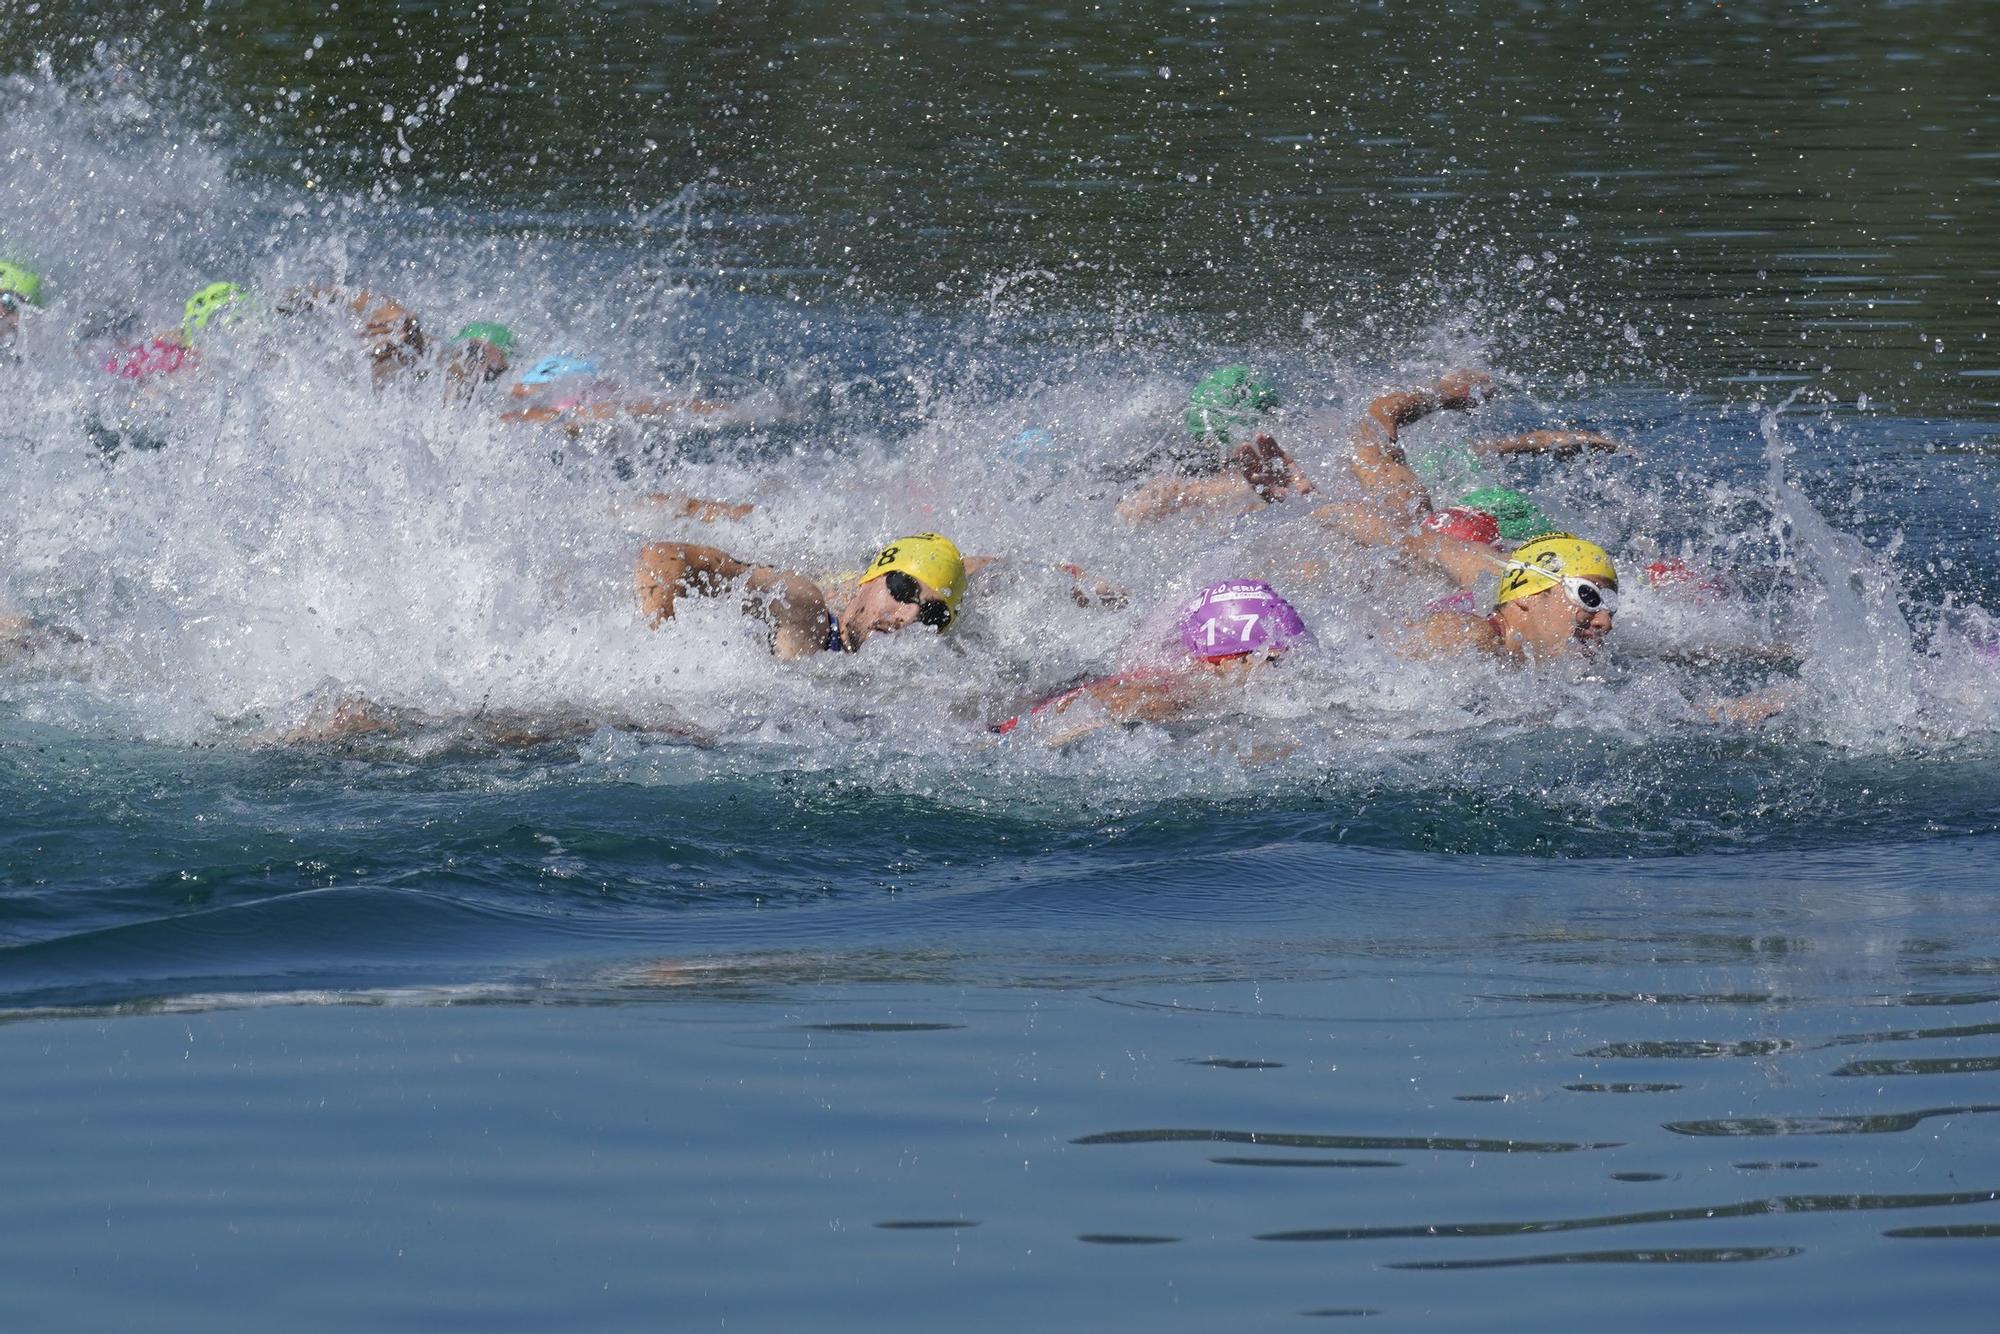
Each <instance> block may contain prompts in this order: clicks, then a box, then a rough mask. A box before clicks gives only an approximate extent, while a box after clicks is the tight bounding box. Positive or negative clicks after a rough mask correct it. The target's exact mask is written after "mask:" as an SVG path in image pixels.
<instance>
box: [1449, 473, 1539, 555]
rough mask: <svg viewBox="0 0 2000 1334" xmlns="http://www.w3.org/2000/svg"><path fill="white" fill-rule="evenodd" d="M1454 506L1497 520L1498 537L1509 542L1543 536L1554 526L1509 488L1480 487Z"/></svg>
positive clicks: (1468, 493)
mask: <svg viewBox="0 0 2000 1334" xmlns="http://www.w3.org/2000/svg"><path fill="white" fill-rule="evenodd" d="M1458 503H1459V504H1461V505H1468V506H1470V507H1471V508H1473V509H1476V510H1485V511H1486V512H1487V513H1488V514H1491V515H1492V516H1493V517H1494V518H1495V519H1498V520H1499V521H1500V536H1502V537H1504V538H1506V539H1507V540H1508V541H1509V542H1519V541H1522V540H1524V539H1526V538H1530V537H1533V536H1534V535H1535V534H1537V533H1546V532H1548V531H1549V530H1550V529H1551V528H1554V527H1555V526H1556V525H1555V522H1554V521H1553V520H1552V519H1550V518H1549V516H1548V515H1546V514H1544V513H1542V507H1541V506H1540V505H1537V504H1536V503H1535V502H1534V501H1532V500H1530V499H1528V498H1527V497H1526V496H1524V495H1522V494H1521V493H1520V492H1519V491H1516V490H1515V489H1514V488H1513V487H1511V486H1482V487H1480V488H1479V489H1478V490H1477V491H1467V492H1466V493H1465V494H1464V495H1462V496H1460V497H1459V498H1458Z"/></svg>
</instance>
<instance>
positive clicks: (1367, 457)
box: [1348, 370, 1493, 518]
mask: <svg viewBox="0 0 2000 1334" xmlns="http://www.w3.org/2000/svg"><path fill="white" fill-rule="evenodd" d="M1492 393H1493V380H1492V378H1491V377H1490V376H1487V375H1483V374H1481V373H1480V372H1478V371H1472V370H1455V371H1447V372H1445V373H1444V374H1443V375H1441V376H1439V377H1438V379H1437V382H1436V383H1435V384H1433V385H1432V386H1431V387H1430V388H1429V389H1403V390H1398V391H1397V392H1395V393H1391V394H1383V395H1382V396H1381V397H1380V398H1377V399H1376V400H1375V401H1374V402H1372V403H1370V404H1369V405H1368V411H1367V412H1366V413H1364V414H1363V415H1362V418H1361V420H1360V421H1359V422H1357V423H1356V424H1355V427H1354V431H1353V433H1352V434H1351V435H1350V436H1349V437H1348V442H1349V445H1350V447H1351V449H1352V452H1353V457H1352V461H1351V463H1350V467H1351V468H1352V470H1353V473H1354V478H1355V480H1356V481H1358V482H1360V483H1361V485H1362V486H1363V487H1364V488H1365V489H1366V490H1368V491H1369V492H1370V493H1371V494H1373V495H1374V496H1375V497H1376V502H1377V504H1379V505H1380V506H1381V507H1382V508H1384V509H1386V510H1388V511H1389V512H1391V513H1393V514H1397V515H1403V516H1407V517H1409V518H1415V517H1417V516H1418V515H1421V514H1425V513H1428V512H1429V511H1430V508H1431V498H1430V493H1429V492H1427V491H1426V490H1425V489H1424V484H1423V483H1422V482H1420V481H1418V480H1417V475H1416V474H1415V473H1414V472H1412V471H1410V465H1409V461H1408V460H1407V459H1405V458H1404V456H1403V448H1402V445H1401V444H1400V443H1399V442H1398V434H1399V433H1400V432H1401V430H1402V428H1403V427H1405V426H1410V425H1413V424H1415V423H1417V422H1420V421H1422V420H1423V419H1424V418H1426V417H1428V416H1430V415H1431V414H1432V413H1434V412H1439V411H1445V412H1463V411H1465V410H1466V409H1468V408H1474V407H1477V406H1478V405H1479V404H1481V403H1483V402H1485V401H1486V399H1487V398H1488V397H1490V396H1491V395H1492Z"/></svg>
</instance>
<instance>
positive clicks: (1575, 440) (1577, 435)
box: [1472, 431, 1631, 456]
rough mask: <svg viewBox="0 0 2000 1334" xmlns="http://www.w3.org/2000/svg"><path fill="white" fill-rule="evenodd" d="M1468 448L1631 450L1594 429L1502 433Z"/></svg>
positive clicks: (1498, 451) (1548, 451) (1493, 450)
mask: <svg viewBox="0 0 2000 1334" xmlns="http://www.w3.org/2000/svg"><path fill="white" fill-rule="evenodd" d="M1472 449H1473V450H1474V451H1475V452H1477V453H1480V454H1557V455H1565V456H1566V455H1570V454H1579V453H1581V452H1583V451H1584V450H1586V449H1595V450H1598V451H1600V452H1601V453H1605V454H1611V453H1616V452H1617V451H1619V450H1621V449H1622V450H1627V451H1629V450H1630V449H1631V446H1629V445H1622V444H1620V443H1619V442H1618V441H1616V440H1613V439H1612V438H1611V437H1610V436H1608V435H1599V434H1598V433H1597V432H1595V431H1523V432H1522V433H1521V434H1520V435H1503V436H1501V437H1499V438H1498V439H1494V440H1475V441H1473V442H1472Z"/></svg>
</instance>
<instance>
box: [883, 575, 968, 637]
mask: <svg viewBox="0 0 2000 1334" xmlns="http://www.w3.org/2000/svg"><path fill="white" fill-rule="evenodd" d="M882 582H883V583H884V584H886V585H888V588H889V596H890V597H892V598H894V599H896V601H898V602H900V603H902V604H904V605H905V606H910V607H915V608H916V609H917V620H918V621H919V622H921V623H922V624H924V625H928V626H930V627H932V628H933V629H935V630H936V631H937V632H938V633H939V634H943V633H944V628H945V627H946V626H948V625H950V624H951V607H950V605H949V604H947V603H946V602H945V600H944V599H943V598H926V597H924V595H923V591H922V588H921V586H920V585H919V584H918V583H917V580H916V577H915V576H914V575H911V574H907V573H905V572H904V571H902V570H891V571H889V573H888V574H886V575H884V576H883V577H882Z"/></svg>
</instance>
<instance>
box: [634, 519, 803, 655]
mask: <svg viewBox="0 0 2000 1334" xmlns="http://www.w3.org/2000/svg"><path fill="white" fill-rule="evenodd" d="M738 580H741V581H742V586H743V611H744V614H745V615H749V616H755V617H757V618H758V619H759V620H761V621H763V622H764V623H765V624H767V625H769V626H770V627H771V652H772V653H774V654H776V655H777V656H778V657H780V658H787V659H789V658H802V657H806V656H807V655H809V654H813V653H817V652H819V651H820V650H821V649H822V648H824V647H826V632H827V629H828V627H829V626H830V625H831V621H830V619H829V618H828V614H827V609H826V595H825V594H824V593H822V592H821V591H820V588H819V585H818V584H815V583H814V582H813V581H812V580H810V579H808V578H806V577H805V576H804V575H802V574H799V573H798V572H797V571H794V570H785V569H780V568H778V567H777V566H775V565H751V564H749V563H747V562H745V561H740V560H738V559H736V558H735V557H734V556H732V555H730V554H729V553H728V552H726V551H722V550H720V549H718V548H716V547H703V546H694V545H692V544H690V543H686V542H650V543H648V544H647V545H646V546H644V547H642V548H640V551H639V561H638V565H637V568H636V569H635V570H634V571H633V583H634V585H635V586H636V588H637V590H638V594H639V606H640V608H641V610H643V611H644V612H645V614H646V619H647V621H648V622H649V623H651V624H653V625H656V626H657V625H658V624H659V623H660V622H662V621H665V620H668V619H670V618H671V617H672V616H673V614H674V608H675V606H676V604H677V603H678V601H679V599H680V597H681V595H682V594H683V593H693V594H695V595H696V596H697V597H717V596H720V595H721V594H722V593H724V592H726V591H727V590H728V589H729V588H730V587H731V586H733V585H734V584H736V582H737V581H738Z"/></svg>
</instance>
